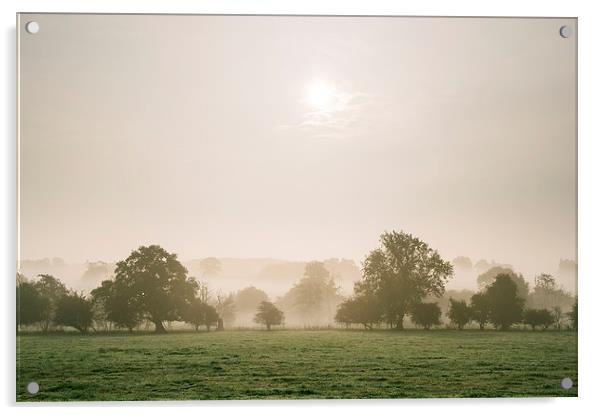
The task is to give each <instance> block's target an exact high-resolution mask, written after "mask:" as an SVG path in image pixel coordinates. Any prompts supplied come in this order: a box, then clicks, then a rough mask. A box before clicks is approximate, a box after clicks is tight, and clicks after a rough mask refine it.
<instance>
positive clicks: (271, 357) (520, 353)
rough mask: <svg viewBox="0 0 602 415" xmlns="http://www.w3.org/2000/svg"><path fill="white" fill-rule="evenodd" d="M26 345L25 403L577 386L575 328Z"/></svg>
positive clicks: (113, 338) (92, 339) (69, 340)
mask: <svg viewBox="0 0 602 415" xmlns="http://www.w3.org/2000/svg"><path fill="white" fill-rule="evenodd" d="M17 353H18V359H17V401H22V402H28V401H92V400H115V401H124V400H127V401H135V400H200V399H212V400H217V399H220V400H221V399H357V398H430V397H439V398H443V397H500V396H501V397H527V396H577V334H576V333H575V332H555V331H535V332H531V331H509V332H494V331H484V332H481V331H476V330H475V331H472V330H465V331H452V330H431V331H423V330H405V331H380V330H378V331H377V330H375V331H355V330H349V331H346V330H323V331H295V330H276V331H271V332H268V331H259V330H257V331H225V332H174V333H169V334H163V335H156V334H150V333H143V334H125V333H112V334H93V335H90V334H88V335H79V334H71V333H64V334H49V335H42V334H23V335H19V336H18V337H17ZM565 377H570V378H572V380H573V382H574V386H573V388H571V389H570V390H568V391H566V390H563V389H562V388H560V381H561V379H563V378H565ZM31 381H35V382H37V383H38V384H39V385H40V391H39V393H38V394H37V395H29V394H28V393H27V392H26V385H27V383H28V382H31Z"/></svg>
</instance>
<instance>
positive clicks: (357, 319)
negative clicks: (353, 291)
mask: <svg viewBox="0 0 602 415" xmlns="http://www.w3.org/2000/svg"><path fill="white" fill-rule="evenodd" d="M381 319H382V312H381V309H380V305H379V304H378V301H377V299H376V298H375V297H374V296H369V295H358V296H354V297H352V298H349V299H347V300H345V301H343V302H342V303H341V304H339V307H338V309H337V313H336V315H335V321H336V322H338V323H343V324H345V325H346V326H347V327H349V325H350V324H362V325H363V326H364V327H365V328H367V329H372V328H373V326H374V325H375V324H378V323H379V322H380V321H381Z"/></svg>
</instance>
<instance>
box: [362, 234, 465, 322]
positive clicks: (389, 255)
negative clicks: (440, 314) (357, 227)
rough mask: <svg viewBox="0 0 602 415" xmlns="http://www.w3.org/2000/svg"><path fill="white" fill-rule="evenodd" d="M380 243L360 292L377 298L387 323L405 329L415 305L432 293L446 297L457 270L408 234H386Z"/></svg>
mask: <svg viewBox="0 0 602 415" xmlns="http://www.w3.org/2000/svg"><path fill="white" fill-rule="evenodd" d="M380 242H381V246H380V247H379V248H378V249H375V250H374V251H372V252H370V254H368V256H367V257H366V259H365V261H364V264H363V272H364V278H363V280H362V281H361V282H360V283H359V284H357V285H356V293H368V294H373V295H375V296H376V297H377V298H378V300H379V302H380V303H381V304H382V307H383V312H384V316H385V318H386V319H387V321H388V322H389V323H390V324H391V325H393V324H395V326H396V327H397V328H398V329H403V320H404V317H405V316H406V315H407V314H408V312H409V311H410V310H411V308H412V307H413V306H414V305H415V304H417V303H420V302H421V300H422V299H423V298H424V297H426V296H427V295H428V294H433V295H435V296H437V297H438V296H441V295H442V294H443V292H444V290H445V284H446V282H447V281H448V280H449V279H450V278H451V277H452V275H453V267H452V265H451V264H450V263H449V262H447V261H445V260H443V259H442V258H441V256H440V255H439V253H438V252H437V251H435V250H433V249H431V248H430V247H429V246H428V245H427V244H426V243H425V242H423V241H421V240H420V239H418V238H416V237H414V236H412V235H410V234H408V233H404V232H396V231H392V232H385V233H384V234H383V235H381V237H380Z"/></svg>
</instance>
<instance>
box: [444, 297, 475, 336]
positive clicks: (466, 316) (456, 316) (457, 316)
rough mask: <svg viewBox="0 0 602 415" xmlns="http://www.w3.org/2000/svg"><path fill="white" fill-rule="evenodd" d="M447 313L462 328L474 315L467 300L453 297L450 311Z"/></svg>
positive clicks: (450, 302)
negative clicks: (457, 299) (458, 299)
mask: <svg viewBox="0 0 602 415" xmlns="http://www.w3.org/2000/svg"><path fill="white" fill-rule="evenodd" d="M447 315H448V316H449V319H450V320H451V321H452V322H453V323H454V324H455V325H456V326H457V327H458V329H460V330H462V329H463V328H464V326H465V325H467V324H468V323H469V322H470V320H471V317H472V313H471V310H470V307H469V306H468V304H466V301H464V300H461V301H456V300H454V299H453V298H450V299H449V311H448V313H447Z"/></svg>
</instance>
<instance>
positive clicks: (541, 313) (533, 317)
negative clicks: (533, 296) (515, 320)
mask: <svg viewBox="0 0 602 415" xmlns="http://www.w3.org/2000/svg"><path fill="white" fill-rule="evenodd" d="M523 321H524V322H525V324H528V325H529V326H531V329H532V330H535V328H536V327H538V326H543V328H544V329H547V328H548V327H549V326H550V325H551V324H552V323H553V322H554V317H553V316H552V313H550V311H549V310H546V309H535V308H528V309H526V310H525V311H524V313H523Z"/></svg>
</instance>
